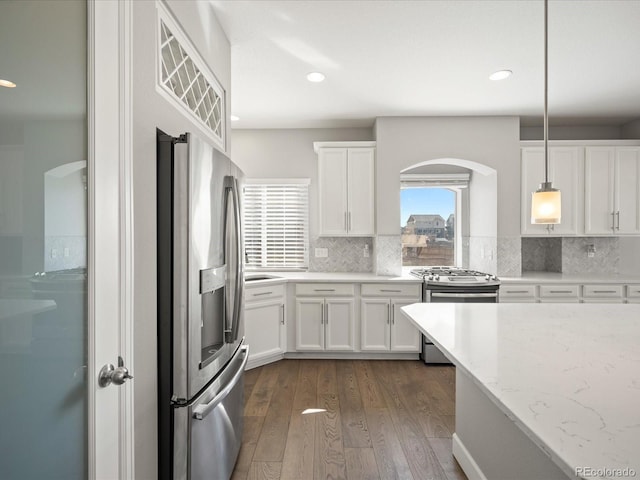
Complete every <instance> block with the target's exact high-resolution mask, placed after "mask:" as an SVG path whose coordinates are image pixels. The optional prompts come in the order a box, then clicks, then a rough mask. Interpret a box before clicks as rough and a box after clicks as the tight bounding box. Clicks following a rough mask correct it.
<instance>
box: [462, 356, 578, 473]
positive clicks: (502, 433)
mask: <svg viewBox="0 0 640 480" xmlns="http://www.w3.org/2000/svg"><path fill="white" fill-rule="evenodd" d="M456 370H457V371H456V433H455V435H454V441H453V454H454V456H455V457H456V459H457V460H458V463H460V466H461V467H462V469H463V470H464V471H465V473H466V474H467V476H468V477H469V480H485V479H491V480H501V479H505V480H506V479H514V478H517V479H518V480H540V479H541V478H544V479H546V480H567V479H568V478H576V477H575V476H573V475H570V476H568V475H567V474H565V473H564V472H563V471H562V470H561V469H560V468H559V467H558V466H557V465H556V464H555V463H554V462H553V461H552V460H551V459H550V458H549V457H548V456H547V455H546V454H545V453H544V452H543V451H542V450H541V449H540V448H539V447H538V446H537V445H535V444H534V443H533V442H532V441H531V440H530V439H529V438H528V437H527V436H526V435H525V434H524V432H522V430H520V429H519V428H518V427H517V426H516V425H515V424H514V423H513V421H512V420H511V419H509V417H507V416H506V415H505V414H504V413H503V412H502V411H500V409H499V408H498V407H497V406H496V405H495V404H494V403H493V401H492V400H491V399H490V398H488V397H487V396H486V395H485V394H484V393H483V392H482V391H481V390H480V389H479V388H478V386H477V385H476V384H475V383H474V382H473V380H472V379H471V378H470V377H469V376H468V375H467V374H466V373H464V372H463V371H462V370H461V369H459V368H458V369H456Z"/></svg>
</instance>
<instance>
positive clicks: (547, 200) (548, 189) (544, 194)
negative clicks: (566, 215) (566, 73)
mask: <svg viewBox="0 0 640 480" xmlns="http://www.w3.org/2000/svg"><path fill="white" fill-rule="evenodd" d="M547 3H548V0H544V182H543V183H541V184H540V188H538V190H536V191H535V192H533V194H532V196H531V223H538V224H540V223H542V224H555V223H560V220H561V216H562V215H561V212H562V202H561V198H562V197H561V195H560V190H558V189H557V188H553V186H552V185H551V182H550V181H549V115H548V113H547V90H548V89H547V63H548V61H547V23H548V22H547Z"/></svg>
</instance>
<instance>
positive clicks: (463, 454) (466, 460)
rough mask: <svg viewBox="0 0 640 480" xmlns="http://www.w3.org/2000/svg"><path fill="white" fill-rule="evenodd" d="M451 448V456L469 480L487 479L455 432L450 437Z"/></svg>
mask: <svg viewBox="0 0 640 480" xmlns="http://www.w3.org/2000/svg"><path fill="white" fill-rule="evenodd" d="M452 450H453V456H454V457H455V459H456V460H457V461H458V463H459V464H460V468H462V470H463V471H464V473H465V474H466V475H467V478H468V479H469V480H487V477H485V476H484V473H482V470H480V467H479V466H478V464H477V463H476V461H475V460H474V459H473V457H472V456H471V454H470V453H469V450H467V448H466V447H465V446H464V444H463V443H462V441H461V440H460V437H458V435H456V434H455V433H454V434H453V437H452Z"/></svg>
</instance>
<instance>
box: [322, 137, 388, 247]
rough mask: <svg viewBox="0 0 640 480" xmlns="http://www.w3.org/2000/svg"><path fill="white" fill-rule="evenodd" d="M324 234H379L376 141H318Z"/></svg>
mask: <svg viewBox="0 0 640 480" xmlns="http://www.w3.org/2000/svg"><path fill="white" fill-rule="evenodd" d="M313 146H314V149H315V151H316V152H317V153H318V191H319V211H320V228H319V233H320V235H323V236H349V235H351V236H372V235H374V234H375V208H374V203H375V196H374V191H375V142H315V143H314V144H313Z"/></svg>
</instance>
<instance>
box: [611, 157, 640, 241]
mask: <svg viewBox="0 0 640 480" xmlns="http://www.w3.org/2000/svg"><path fill="white" fill-rule="evenodd" d="M615 184H616V187H615V191H616V199H615V203H616V219H615V221H616V225H615V226H616V230H615V231H616V233H623V234H624V233H627V234H638V233H640V148H639V147H617V148H616V177H615Z"/></svg>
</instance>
